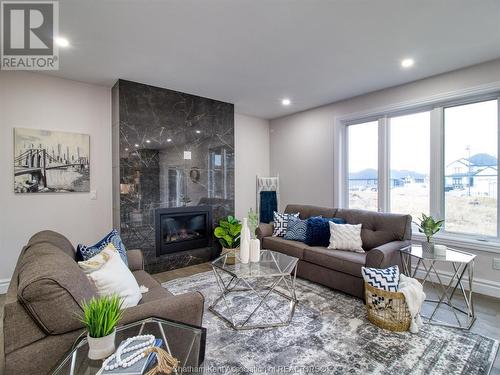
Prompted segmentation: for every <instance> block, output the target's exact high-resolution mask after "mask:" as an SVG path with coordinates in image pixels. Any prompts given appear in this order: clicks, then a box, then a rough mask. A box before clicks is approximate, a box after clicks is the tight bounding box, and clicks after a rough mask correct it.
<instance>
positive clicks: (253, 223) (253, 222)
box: [247, 208, 259, 238]
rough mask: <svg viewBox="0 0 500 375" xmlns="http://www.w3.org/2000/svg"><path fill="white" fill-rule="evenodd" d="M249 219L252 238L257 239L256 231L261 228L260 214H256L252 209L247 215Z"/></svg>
mask: <svg viewBox="0 0 500 375" xmlns="http://www.w3.org/2000/svg"><path fill="white" fill-rule="evenodd" d="M247 217H248V227H249V228H250V235H251V236H252V238H255V231H256V230H257V227H258V226H259V214H258V213H257V212H254V210H253V209H251V208H250V210H249V211H248V213H247Z"/></svg>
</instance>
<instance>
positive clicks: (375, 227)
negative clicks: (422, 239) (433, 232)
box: [335, 209, 411, 250]
mask: <svg viewBox="0 0 500 375" xmlns="http://www.w3.org/2000/svg"><path fill="white" fill-rule="evenodd" d="M335 217H340V218H342V219H344V220H345V221H346V222H347V223H348V224H362V229H361V239H362V240H363V249H365V250H370V249H373V248H375V247H377V246H380V245H383V244H385V243H388V242H391V241H402V240H406V239H410V238H411V216H410V215H400V214H389V213H380V212H374V211H373V212H372V211H365V210H353V209H338V210H337V213H336V214H335Z"/></svg>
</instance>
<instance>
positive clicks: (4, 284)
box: [0, 279, 10, 294]
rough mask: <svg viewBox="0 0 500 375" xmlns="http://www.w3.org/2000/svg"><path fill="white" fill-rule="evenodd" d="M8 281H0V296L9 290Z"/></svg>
mask: <svg viewBox="0 0 500 375" xmlns="http://www.w3.org/2000/svg"><path fill="white" fill-rule="evenodd" d="M9 284H10V279H0V294H5V293H7V289H9Z"/></svg>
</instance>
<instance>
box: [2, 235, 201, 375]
mask: <svg viewBox="0 0 500 375" xmlns="http://www.w3.org/2000/svg"><path fill="white" fill-rule="evenodd" d="M127 256H128V263H129V268H130V270H131V271H132V273H133V275H134V276H135V278H136V280H137V282H138V284H139V285H144V286H146V287H147V288H148V289H149V291H148V292H147V293H145V294H143V297H142V300H141V301H140V302H139V304H138V305H137V306H134V307H131V308H128V309H126V310H125V311H124V317H123V319H122V321H121V322H120V324H121V325H125V324H128V323H131V322H134V321H138V320H141V319H145V318H148V317H158V318H164V319H170V320H175V321H179V322H183V323H188V324H191V325H196V326H200V325H201V322H202V316H203V304H204V299H203V295H202V294H201V293H186V294H181V295H176V296H174V295H173V294H172V293H170V292H169V291H168V290H166V289H164V288H163V287H162V286H161V285H160V284H159V283H158V282H157V281H156V280H155V279H153V277H151V276H150V275H149V274H148V273H146V272H145V271H144V269H143V258H142V253H141V251H139V250H130V251H127ZM93 296H96V290H95V287H94V286H93V285H92V284H91V283H90V281H89V280H88V279H87V277H86V276H85V274H84V273H83V272H82V271H81V270H80V268H79V267H78V264H77V262H76V260H75V249H74V247H73V245H72V244H71V243H70V241H69V240H68V239H67V238H66V237H64V236H63V235H61V234H59V233H56V232H52V231H43V232H40V233H37V234H35V235H34V236H33V237H31V239H30V240H29V242H28V244H27V245H26V246H25V247H24V248H23V250H22V252H21V255H20V256H19V260H18V262H17V265H16V268H15V271H14V274H13V276H12V280H11V283H10V286H9V289H8V291H7V296H6V300H5V310H4V322H3V332H4V353H5V363H4V364H5V374H7V375H8V374H47V373H49V372H50V370H51V369H52V368H54V367H55V366H56V364H57V363H58V362H59V361H60V360H61V359H62V358H63V356H64V355H65V354H66V352H68V351H69V350H70V349H71V347H72V345H73V343H74V342H75V340H76V339H77V338H78V337H79V336H80V335H81V334H82V332H83V325H82V323H80V322H79V321H78V319H76V315H77V314H80V313H81V312H82V308H81V302H82V301H83V300H88V299H90V298H92V297H93ZM0 373H4V372H2V369H0Z"/></svg>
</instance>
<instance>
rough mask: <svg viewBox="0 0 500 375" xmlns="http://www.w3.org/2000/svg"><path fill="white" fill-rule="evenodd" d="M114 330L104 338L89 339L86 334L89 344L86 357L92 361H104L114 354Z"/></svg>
mask: <svg viewBox="0 0 500 375" xmlns="http://www.w3.org/2000/svg"><path fill="white" fill-rule="evenodd" d="M115 336H116V328H115V329H114V330H113V332H111V333H110V334H109V335H107V336H104V337H90V336H89V335H88V334H87V342H88V343H89V354H88V357H89V358H90V359H92V360H98V359H104V358H106V357H109V356H110V355H111V354H113V353H114V352H115Z"/></svg>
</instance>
